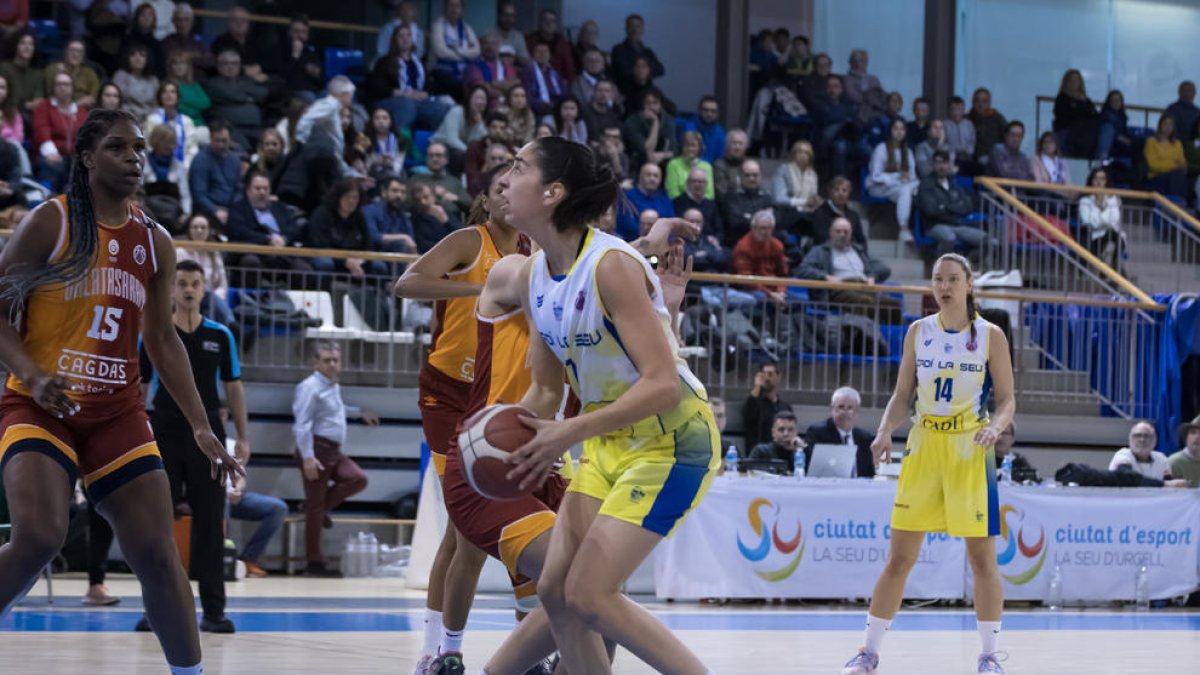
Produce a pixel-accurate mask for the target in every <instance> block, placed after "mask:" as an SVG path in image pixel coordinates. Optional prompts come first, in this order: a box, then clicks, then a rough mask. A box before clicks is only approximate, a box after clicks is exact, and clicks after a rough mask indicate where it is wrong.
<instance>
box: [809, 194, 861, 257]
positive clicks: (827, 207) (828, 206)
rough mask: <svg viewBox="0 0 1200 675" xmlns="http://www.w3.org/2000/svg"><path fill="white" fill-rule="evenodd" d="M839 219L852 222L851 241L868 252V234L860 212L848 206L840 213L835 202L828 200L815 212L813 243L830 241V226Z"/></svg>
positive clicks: (813, 217)
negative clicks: (864, 228)
mask: <svg viewBox="0 0 1200 675" xmlns="http://www.w3.org/2000/svg"><path fill="white" fill-rule="evenodd" d="M838 218H845V219H846V220H849V221H850V239H851V240H853V241H854V243H855V244H858V245H859V246H861V247H862V250H863V251H864V252H865V251H866V250H867V234H866V232H865V231H864V230H863V225H862V217H861V216H859V215H858V211H855V210H854V209H852V208H850V207H849V205H847V206H846V208H845V209H843V210H842V211H840V212H839V211H838V210H837V208H836V207H834V205H833V202H830V201H829V200H828V199H826V200H825V203H824V204H821V205H820V206H818V207H817V208H816V209H815V210H814V211H813V216H812V219H813V224H812V227H813V243H814V244H824V243H825V242H827V241H829V226H830V225H833V221H834V220H836V219H838Z"/></svg>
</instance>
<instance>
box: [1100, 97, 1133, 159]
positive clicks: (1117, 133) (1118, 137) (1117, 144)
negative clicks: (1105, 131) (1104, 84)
mask: <svg viewBox="0 0 1200 675" xmlns="http://www.w3.org/2000/svg"><path fill="white" fill-rule="evenodd" d="M1100 123H1101V124H1102V125H1110V126H1112V128H1113V145H1112V151H1111V154H1112V155H1113V156H1116V157H1126V158H1130V157H1132V156H1133V138H1132V137H1131V136H1130V135H1129V117H1128V116H1127V115H1126V114H1125V95H1124V94H1122V93H1121V90H1120V89H1113V90H1112V91H1110V92H1108V96H1105V97H1104V105H1103V106H1102V107H1101V108H1100Z"/></svg>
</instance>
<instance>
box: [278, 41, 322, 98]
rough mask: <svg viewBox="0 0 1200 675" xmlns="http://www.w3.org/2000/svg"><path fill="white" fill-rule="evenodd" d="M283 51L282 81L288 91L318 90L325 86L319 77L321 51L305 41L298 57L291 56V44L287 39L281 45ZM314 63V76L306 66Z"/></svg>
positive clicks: (320, 71)
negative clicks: (315, 71)
mask: <svg viewBox="0 0 1200 675" xmlns="http://www.w3.org/2000/svg"><path fill="white" fill-rule="evenodd" d="M283 49H284V51H285V53H284V56H283V72H282V73H281V74H282V76H283V80H284V83H285V84H286V85H287V88H288V91H320V90H321V89H322V88H323V87H324V86H325V79H324V78H322V77H321V73H322V71H323V68H322V67H321V65H322V62H321V52H320V51H319V50H318V49H317V48H316V47H314V46H313V45H312V44H311V43H305V45H304V47H302V48H301V50H300V57H299V58H295V59H294V58H292V44H291V41H290V40H289V41H288V42H287V44H285V45H283ZM309 65H315V66H316V67H317V75H316V76H315V77H314V76H313V75H311V74H309V72H308V66H309Z"/></svg>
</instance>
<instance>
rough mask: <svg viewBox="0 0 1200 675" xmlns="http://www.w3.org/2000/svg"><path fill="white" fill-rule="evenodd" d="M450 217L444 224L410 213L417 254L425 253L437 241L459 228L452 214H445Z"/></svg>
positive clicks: (423, 215) (430, 217)
mask: <svg viewBox="0 0 1200 675" xmlns="http://www.w3.org/2000/svg"><path fill="white" fill-rule="evenodd" d="M446 215H447V216H449V217H450V219H449V220H447V221H446V222H445V223H439V222H438V221H437V218H434V217H433V216H431V215H429V214H426V213H421V212H420V211H413V213H412V216H411V218H412V228H413V239H415V240H416V241H417V253H425V252H426V251H428V250H429V249H431V248H433V247H434V246H436V245H437V243H438V242H439V241H441V240H442V239H445V238H446V235H448V234H450V233H451V232H453V231H455V230H457V229H458V228H459V221H458V219H457V218H455V217H454V214H452V213H447V214H446Z"/></svg>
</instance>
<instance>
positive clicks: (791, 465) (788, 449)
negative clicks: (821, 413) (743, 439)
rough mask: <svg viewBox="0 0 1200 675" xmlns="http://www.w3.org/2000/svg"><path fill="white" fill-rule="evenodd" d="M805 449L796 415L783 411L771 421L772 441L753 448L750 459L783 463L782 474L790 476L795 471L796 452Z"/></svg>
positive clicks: (776, 414)
mask: <svg viewBox="0 0 1200 675" xmlns="http://www.w3.org/2000/svg"><path fill="white" fill-rule="evenodd" d="M804 447H805V443H804V439H803V438H800V437H799V436H798V435H797V434H796V413H794V412H792V411H791V410H781V411H779V412H777V413H775V417H774V418H773V419H772V420H771V440H770V441H767V442H764V443H759V444H758V445H755V446H754V447H752V448H751V449H750V456H749V459H750V460H755V461H760V462H770V461H773V462H776V463H779V462H782V463H783V464H784V467H782V468H783V469H785V471H782V472H781V473H784V474H785V475H788V476H790V475H792V473H793V471H794V470H795V463H796V451H797V450H799V449H801V448H804ZM810 452H811V451H810Z"/></svg>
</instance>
